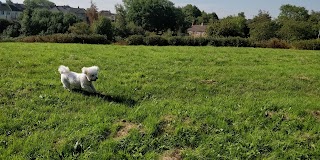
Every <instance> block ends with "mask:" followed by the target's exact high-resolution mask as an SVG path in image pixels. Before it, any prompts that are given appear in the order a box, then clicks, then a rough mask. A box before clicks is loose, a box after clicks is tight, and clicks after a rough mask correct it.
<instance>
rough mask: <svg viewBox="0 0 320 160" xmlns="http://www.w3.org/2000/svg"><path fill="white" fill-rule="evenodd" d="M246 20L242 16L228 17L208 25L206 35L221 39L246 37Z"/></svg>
mask: <svg viewBox="0 0 320 160" xmlns="http://www.w3.org/2000/svg"><path fill="white" fill-rule="evenodd" d="M246 23H247V20H246V18H245V17H244V16H242V15H240V16H228V17H226V18H223V19H221V20H219V21H216V22H214V23H212V24H210V25H209V27H208V28H207V35H209V36H222V37H246V36H247V33H246V28H247V24H246Z"/></svg>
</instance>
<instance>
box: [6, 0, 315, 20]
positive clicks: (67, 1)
mask: <svg viewBox="0 0 320 160" xmlns="http://www.w3.org/2000/svg"><path fill="white" fill-rule="evenodd" d="M1 1H2V2H5V0H1ZM12 1H13V2H14V3H23V0H12ZM50 1H51V2H54V3H55V4H56V5H69V6H71V7H78V6H79V7H81V8H89V6H90V0H50ZM171 1H172V2H173V3H174V4H175V5H176V6H185V5H187V4H192V5H196V6H197V7H198V8H199V9H200V10H204V11H206V12H216V13H217V15H218V16H219V17H220V18H221V17H225V16H228V15H236V14H238V13H239V12H244V13H245V15H246V16H247V18H252V17H253V16H255V15H257V14H258V11H259V10H264V11H268V12H269V13H270V14H271V16H273V17H277V16H278V15H279V8H280V6H281V5H283V4H292V5H296V6H301V7H305V8H306V9H307V10H309V11H311V10H315V11H320V0H171ZM93 2H94V3H96V5H97V7H98V9H99V10H110V11H111V12H115V9H114V6H115V4H122V0H93Z"/></svg>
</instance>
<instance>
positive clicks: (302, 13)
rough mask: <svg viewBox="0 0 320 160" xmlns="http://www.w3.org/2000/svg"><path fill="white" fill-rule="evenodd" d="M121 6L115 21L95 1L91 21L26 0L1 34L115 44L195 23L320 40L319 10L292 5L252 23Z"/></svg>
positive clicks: (147, 2)
mask: <svg viewBox="0 0 320 160" xmlns="http://www.w3.org/2000/svg"><path fill="white" fill-rule="evenodd" d="M122 2H123V3H122V4H117V5H116V6H115V9H116V21H115V22H111V20H110V19H108V18H106V17H104V16H102V15H99V12H98V7H97V6H96V5H95V3H93V2H92V1H91V6H90V8H87V9H86V15H87V21H82V20H81V19H79V18H78V17H77V16H75V15H74V14H64V13H62V12H51V11H49V10H48V8H50V7H52V6H55V4H54V3H53V2H50V1H49V0H25V1H24V5H25V7H26V9H25V10H24V11H23V14H22V16H21V18H20V20H19V21H16V22H11V21H6V20H0V33H2V36H6V37H18V36H30V35H50V34H56V33H73V34H85V35H91V34H100V35H105V36H107V38H108V39H109V40H113V41H116V40H118V39H124V38H127V37H129V36H130V35H143V36H148V35H164V36H185V35H188V34H187V29H188V28H189V27H191V26H192V25H200V24H204V25H206V26H207V31H206V34H207V36H210V37H241V38H250V39H252V40H257V41H262V40H269V39H272V38H278V39H282V40H286V41H296V40H308V39H317V38H319V36H320V12H319V11H308V10H307V9H306V8H304V7H299V6H294V5H290V4H286V5H282V6H281V7H280V14H279V15H278V17H276V18H272V17H271V15H270V14H269V13H268V12H267V11H259V13H258V15H255V16H254V17H253V19H247V18H246V16H245V13H244V12H241V13H238V14H237V15H230V16H227V17H224V18H219V17H218V15H217V14H216V13H215V12H212V13H207V12H205V11H201V10H200V9H199V8H198V7H197V6H195V5H191V4H188V5H186V6H183V7H175V6H174V3H172V2H171V1H170V0H123V1H122ZM7 3H10V0H7ZM11 3H12V2H11Z"/></svg>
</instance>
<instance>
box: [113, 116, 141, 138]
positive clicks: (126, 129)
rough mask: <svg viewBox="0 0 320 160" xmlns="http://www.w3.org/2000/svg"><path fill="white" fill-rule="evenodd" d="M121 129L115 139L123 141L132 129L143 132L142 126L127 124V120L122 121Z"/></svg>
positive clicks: (120, 123)
mask: <svg viewBox="0 0 320 160" xmlns="http://www.w3.org/2000/svg"><path fill="white" fill-rule="evenodd" d="M119 125H120V129H119V130H118V131H117V134H116V135H115V138H117V139H121V138H124V137H126V136H127V135H128V134H129V132H130V130H132V129H139V130H142V125H141V124H135V123H132V122H127V121H126V120H122V121H121V122H119Z"/></svg>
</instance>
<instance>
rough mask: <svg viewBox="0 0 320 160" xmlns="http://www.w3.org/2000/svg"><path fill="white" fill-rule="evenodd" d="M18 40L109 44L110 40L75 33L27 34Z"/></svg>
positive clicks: (98, 36)
mask: <svg viewBox="0 0 320 160" xmlns="http://www.w3.org/2000/svg"><path fill="white" fill-rule="evenodd" d="M18 41H20V42H50V43H83V44H109V43H110V41H109V40H108V39H107V37H105V36H103V35H76V34H52V35H46V36H41V35H38V36H28V37H23V38H21V39H19V40H18Z"/></svg>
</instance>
